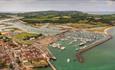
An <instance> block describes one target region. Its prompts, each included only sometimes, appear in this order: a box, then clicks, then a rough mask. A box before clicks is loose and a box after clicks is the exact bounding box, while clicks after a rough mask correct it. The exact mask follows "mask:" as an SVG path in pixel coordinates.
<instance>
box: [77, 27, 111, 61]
mask: <svg viewBox="0 0 115 70" xmlns="http://www.w3.org/2000/svg"><path fill="white" fill-rule="evenodd" d="M111 28H112V27H108V28H106V29H104V31H103V34H105V35H106V36H107V37H106V38H104V39H101V40H98V41H96V42H94V43H92V44H90V45H89V46H88V47H86V48H84V49H80V50H79V51H78V52H77V53H76V57H77V60H78V61H79V62H80V63H84V58H83V56H82V54H83V53H85V52H86V51H88V50H90V49H92V48H94V47H96V46H98V45H100V44H103V43H105V42H106V41H108V40H110V39H112V35H111V34H109V33H108V30H110V29H111Z"/></svg>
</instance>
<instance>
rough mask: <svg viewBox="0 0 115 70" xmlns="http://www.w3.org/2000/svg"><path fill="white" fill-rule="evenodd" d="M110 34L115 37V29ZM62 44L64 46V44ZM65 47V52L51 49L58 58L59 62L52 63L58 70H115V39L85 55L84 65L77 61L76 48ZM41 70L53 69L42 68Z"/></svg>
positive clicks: (48, 69)
mask: <svg viewBox="0 0 115 70" xmlns="http://www.w3.org/2000/svg"><path fill="white" fill-rule="evenodd" d="M109 32H110V33H111V34H112V35H113V37H115V27H114V28H112V29H111V30H109ZM61 43H63V44H64V42H61ZM64 46H66V49H65V50H64V51H61V50H58V49H54V48H52V47H49V48H50V50H51V51H52V52H53V53H54V55H55V56H56V57H57V60H56V61H54V62H52V63H53V64H54V65H55V66H56V68H57V70H115V38H113V39H111V40H109V41H107V42H106V43H104V44H102V45H99V46H97V47H95V48H93V49H92V50H89V51H87V52H86V53H84V54H83V56H84V57H85V63H82V64H81V63H79V62H78V61H77V60H76V57H75V46H74V45H72V46H71V45H67V44H64ZM66 50H67V51H66ZM67 58H70V60H71V61H70V63H67ZM36 70H38V69H36ZM39 70H51V69H50V68H42V69H39Z"/></svg>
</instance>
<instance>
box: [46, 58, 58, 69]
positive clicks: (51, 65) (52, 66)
mask: <svg viewBox="0 0 115 70" xmlns="http://www.w3.org/2000/svg"><path fill="white" fill-rule="evenodd" d="M47 62H48V64H49V65H50V67H51V68H52V70H56V67H55V66H54V65H53V64H51V62H50V61H49V60H47Z"/></svg>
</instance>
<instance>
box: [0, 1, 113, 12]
mask: <svg viewBox="0 0 115 70" xmlns="http://www.w3.org/2000/svg"><path fill="white" fill-rule="evenodd" d="M47 10H57V11H70V10H72V11H83V12H115V0H0V12H29V11H47Z"/></svg>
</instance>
